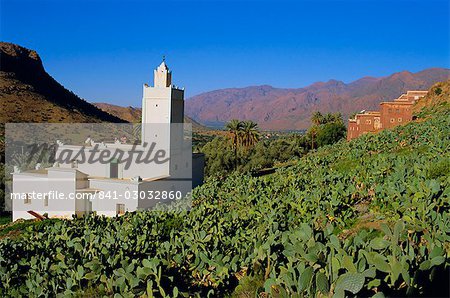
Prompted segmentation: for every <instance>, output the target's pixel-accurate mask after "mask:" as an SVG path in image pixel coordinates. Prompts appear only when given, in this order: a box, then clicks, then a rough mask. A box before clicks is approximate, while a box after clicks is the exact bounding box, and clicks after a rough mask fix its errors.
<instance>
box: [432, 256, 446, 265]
mask: <svg viewBox="0 0 450 298" xmlns="http://www.w3.org/2000/svg"><path fill="white" fill-rule="evenodd" d="M444 262H445V257H444V256H439V257H434V258H432V259H431V265H433V266H438V265H441V264H442V263H444Z"/></svg>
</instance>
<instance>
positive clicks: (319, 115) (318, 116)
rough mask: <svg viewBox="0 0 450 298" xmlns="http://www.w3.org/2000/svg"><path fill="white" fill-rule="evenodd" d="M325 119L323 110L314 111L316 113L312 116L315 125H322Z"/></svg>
mask: <svg viewBox="0 0 450 298" xmlns="http://www.w3.org/2000/svg"><path fill="white" fill-rule="evenodd" d="M323 121H324V117H323V115H322V113H321V112H319V111H317V112H314V113H313V114H312V116H311V122H312V123H313V124H314V125H320V124H323Z"/></svg>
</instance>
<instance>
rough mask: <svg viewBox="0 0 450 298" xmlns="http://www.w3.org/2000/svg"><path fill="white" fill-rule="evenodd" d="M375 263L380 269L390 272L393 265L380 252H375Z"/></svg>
mask: <svg viewBox="0 0 450 298" xmlns="http://www.w3.org/2000/svg"><path fill="white" fill-rule="evenodd" d="M373 265H375V268H377V269H378V270H379V271H382V272H386V273H389V272H390V271H391V266H389V264H388V263H387V262H386V261H385V259H384V257H383V256H381V255H380V254H375V255H374V257H373Z"/></svg>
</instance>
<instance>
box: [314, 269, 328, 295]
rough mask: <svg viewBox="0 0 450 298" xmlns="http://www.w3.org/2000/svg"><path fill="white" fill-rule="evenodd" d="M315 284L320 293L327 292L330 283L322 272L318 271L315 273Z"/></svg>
mask: <svg viewBox="0 0 450 298" xmlns="http://www.w3.org/2000/svg"><path fill="white" fill-rule="evenodd" d="M316 285H317V288H318V289H319V291H320V292H321V293H322V294H328V292H329V291H330V285H329V283H328V279H327V277H326V276H325V274H324V273H323V272H319V273H317V275H316Z"/></svg>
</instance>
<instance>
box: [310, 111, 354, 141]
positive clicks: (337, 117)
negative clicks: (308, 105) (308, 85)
mask: <svg viewBox="0 0 450 298" xmlns="http://www.w3.org/2000/svg"><path fill="white" fill-rule="evenodd" d="M311 122H312V124H313V125H312V126H311V127H310V128H309V130H308V133H307V135H308V136H309V139H310V140H311V149H314V147H320V146H324V145H329V144H333V143H335V142H337V141H339V140H340V139H342V138H344V137H345V133H346V127H345V125H344V120H343V118H342V114H341V113H328V114H325V115H323V114H322V113H321V112H318V111H317V112H314V113H313V114H312V116H311Z"/></svg>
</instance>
